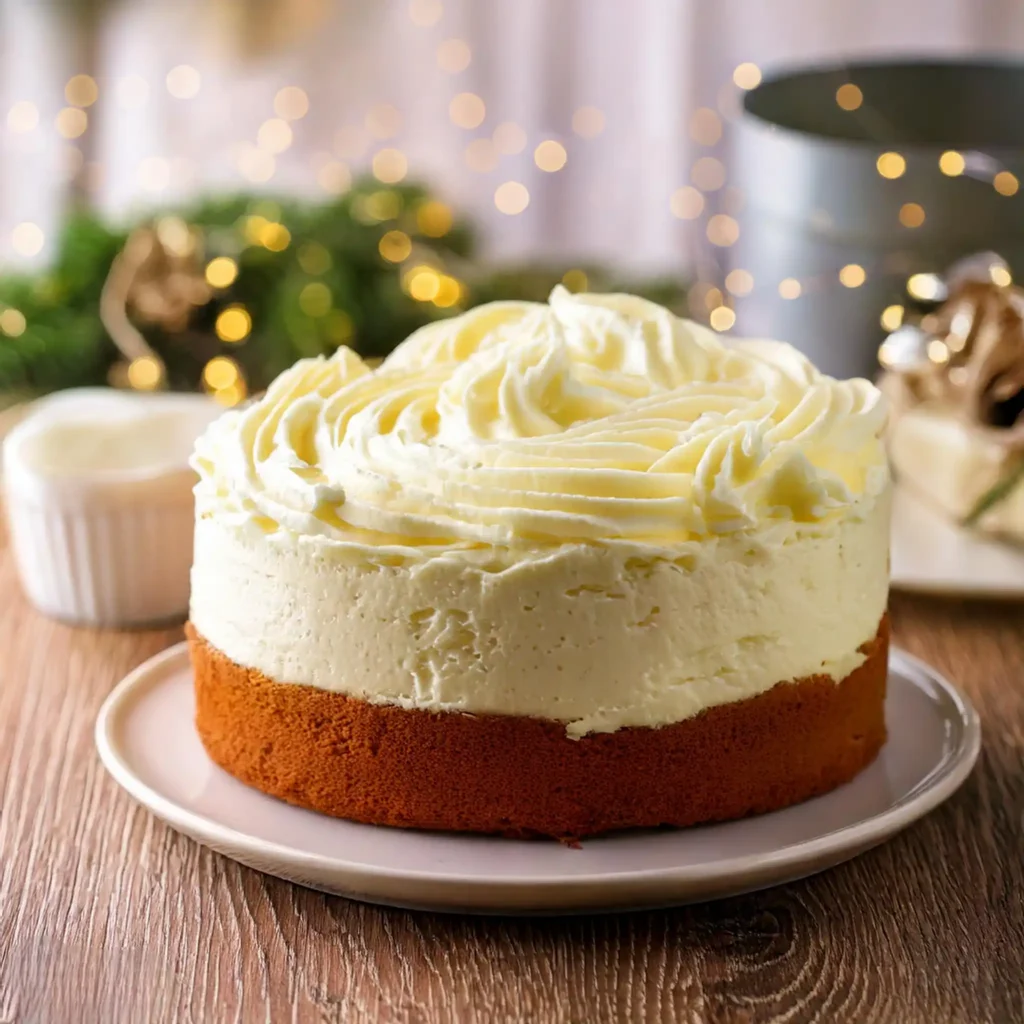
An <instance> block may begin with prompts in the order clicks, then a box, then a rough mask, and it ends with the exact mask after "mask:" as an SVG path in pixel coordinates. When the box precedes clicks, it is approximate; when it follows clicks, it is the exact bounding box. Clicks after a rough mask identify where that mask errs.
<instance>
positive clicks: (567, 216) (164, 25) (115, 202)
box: [0, 0, 1024, 271]
mask: <svg viewBox="0 0 1024 1024" xmlns="http://www.w3.org/2000/svg"><path fill="white" fill-rule="evenodd" d="M83 6H88V5H84V4H79V3H75V4H72V3H57V2H40V0H0V261H7V262H10V261H18V260H20V261H23V262H28V263H29V264H33V263H39V262H43V261H45V260H46V258H47V255H48V253H49V252H50V251H51V247H52V245H53V242H54V240H55V236H56V232H57V230H58V227H59V223H60V220H61V216H62V213H63V211H64V210H65V209H66V205H67V203H68V201H69V186H70V183H71V181H72V180H73V179H74V175H75V172H76V170H77V169H78V167H79V166H80V165H82V164H84V170H82V171H81V173H80V174H79V176H78V178H77V179H75V180H76V181H77V186H78V187H79V188H80V189H84V190H85V191H86V193H87V195H88V197H89V198H90V200H91V201H92V202H94V203H95V204H96V205H97V206H98V207H99V208H100V209H102V210H103V211H105V212H107V213H108V214H109V215H111V216H112V217H117V218H123V217H126V216H128V215H130V214H133V213H135V212H137V211H139V210H141V209H145V208H147V207H153V206H160V205H164V204H168V203H172V202H175V201H178V200H180V199H182V198H184V197H187V196H190V195H194V194H197V193H202V192H204V191H211V190H237V189H240V188H247V187H248V188H254V189H258V190H261V191H267V192H280V191H289V192H297V193H300V194H304V195H308V196H310V197H314V196H316V195H318V194H320V195H323V194H324V190H325V188H326V189H328V190H329V189H332V188H337V187H339V186H341V185H343V184H344V181H345V178H346V173H347V172H351V173H353V174H355V173H359V172H360V171H363V170H365V169H367V168H368V167H369V166H370V162H371V160H372V158H373V155H374V153H375V152H378V151H379V150H380V149H382V148H392V149H397V150H400V151H401V153H402V154H404V156H405V157H406V158H407V161H408V168H409V175H410V177H413V178H423V179H426V180H428V181H429V182H431V183H432V184H433V185H434V186H435V187H437V188H438V189H440V191H441V192H442V193H443V194H445V195H447V196H448V197H449V198H450V200H451V201H452V202H453V203H454V204H456V205H457V206H458V207H460V208H462V209H464V210H466V211H467V212H468V213H470V214H472V215H474V216H475V217H476V218H477V220H478V222H479V223H480V224H481V227H482V230H483V233H484V237H485V240H486V250H487V253H488V255H490V256H491V257H493V258H496V259H500V260H504V261H522V260H530V259H543V260H545V261H547V262H555V263H565V264H566V265H568V264H570V263H571V262H573V261H577V260H583V259H590V260H596V261H602V262H608V263H611V264H614V265H621V266H624V267H626V268H629V269H634V270H637V271H641V270H644V271H646V270H661V269H676V268H679V269H686V270H690V271H692V270H693V269H695V268H696V269H699V270H703V269H704V264H705V263H707V262H708V261H710V260H711V259H712V256H711V254H710V253H709V252H708V251H707V245H706V243H705V242H703V232H702V231H700V230H697V229H695V224H694V222H690V221H686V220H681V219H679V218H677V217H675V216H673V214H672V212H671V208H670V201H671V196H672V194H673V192H675V191H676V190H677V189H679V188H680V187H681V186H684V185H687V184H689V183H691V179H692V177H693V175H694V172H693V165H694V163H695V162H696V161H697V160H698V159H700V158H701V157H706V156H712V157H714V158H716V159H719V160H721V161H723V163H724V164H725V178H726V180H725V185H724V187H723V188H720V189H716V190H715V193H716V194H715V195H714V196H713V197H712V199H713V200H714V203H715V204H717V205H718V206H719V207H721V206H725V207H726V208H728V209H729V210H730V212H738V211H739V210H740V209H741V207H742V196H741V195H738V194H736V193H735V190H733V191H730V190H729V185H728V150H727V138H728V120H729V118H730V117H732V116H735V111H736V101H737V95H738V90H737V89H736V87H735V86H734V85H733V84H732V75H733V71H734V69H735V68H736V67H737V65H740V64H741V63H744V62H752V63H754V64H756V65H758V66H759V67H760V68H761V69H763V70H764V71H765V72H770V70H771V69H772V68H775V67H778V66H780V65H786V64H791V63H803V64H806V63H815V62H820V61H824V60H832V59H837V58H838V59H843V58H851V59H852V58H858V57H864V56H870V55H892V54H895V53H918V54H920V53H958V54H963V53H1004V54H1005V53H1024V4H1021V3H1020V2H1019V0H900V2H898V3H894V2H893V0H763V2H755V0H411V2H410V0H374V2H372V3H370V2H366V0H345V2H338V3H331V2H329V0H274V2H267V0H262V2H261V0H249V2H243V0H176V2H175V0H132V2H122V3H108V4H106V5H105V6H103V7H102V8H100V9H97V11H96V22H97V26H98V27H97V28H96V30H95V31H90V29H89V25H88V24H87V23H86V22H87V19H79V21H78V22H77V23H76V22H73V21H72V20H71V17H70V15H69V13H68V12H69V10H71V9H79V8H82V7H83ZM76 24H77V26H78V27H77V28H76V27H75V25H76ZM452 40H459V41H462V42H463V43H464V44H465V46H468V52H469V55H470V60H469V63H468V66H466V67H465V68H464V69H462V70H445V69H444V68H443V67H441V66H439V59H440V61H441V63H442V64H446V65H447V66H448V67H450V68H451V67H458V65H459V64H460V63H461V62H462V61H463V60H464V59H465V47H463V46H460V44H459V43H457V42H455V43H453V42H451V41H452ZM446 42H447V47H446V48H443V49H442V50H441V51H440V53H441V56H440V58H439V47H442V46H443V44H446ZM180 65H188V66H189V67H190V68H194V69H195V70H196V71H198V73H199V76H200V86H199V89H198V92H197V93H196V95H195V96H193V97H191V98H184V99H183V98H176V97H175V96H173V95H171V93H170V92H169V91H168V86H167V84H166V76H167V74H168V72H169V71H170V70H171V69H172V68H175V67H177V66H180ZM85 71H88V72H89V73H90V74H92V75H94V77H95V79H96V81H97V83H98V87H99V98H98V100H97V102H96V103H95V104H94V105H93V106H91V107H89V109H88V117H89V125H88V129H87V131H86V132H85V133H84V134H83V135H82V136H81V137H79V138H76V139H74V140H71V141H69V140H66V139H64V138H62V137H61V135H60V134H59V133H58V131H57V129H56V128H55V118H57V116H58V114H59V112H60V110H61V109H62V107H64V106H66V100H65V97H64V89H65V84H66V83H67V81H68V79H69V78H70V77H71V76H72V75H74V74H75V73H78V72H85ZM287 85H295V86H299V87H301V88H302V89H303V90H305V92H306V93H307V94H308V97H309V112H308V114H307V115H306V116H304V117H303V118H301V119H299V120H295V121H293V122H292V124H291V127H292V129H293V131H294V139H293V141H292V143H291V145H290V146H289V147H288V148H287V149H286V150H285V151H284V152H280V153H278V154H276V155H275V156H273V158H272V161H270V160H268V154H267V152H266V151H265V149H266V147H264V150H260V148H259V146H258V145H257V139H258V133H259V129H260V126H261V125H262V124H263V123H264V122H265V121H267V120H268V119H269V118H273V117H274V116H275V114H274V99H275V95H276V94H277V93H278V91H279V90H280V89H281V88H282V87H283V86H287ZM178 91H179V92H180V91H182V90H181V89H180V88H179V89H178ZM186 91H187V90H186ZM461 93H472V94H473V95H474V96H478V97H479V98H480V99H482V100H483V103H484V105H485V109H486V113H485V117H484V119H483V121H482V123H480V124H479V126H477V127H474V128H469V129H467V128H464V127H459V126H458V125H457V124H455V123H453V121H452V118H451V116H450V112H449V106H450V104H451V102H452V100H453V98H454V97H456V96H457V95H458V94H461ZM582 107H587V108H596V110H597V111H600V115H597V114H595V113H594V112H593V111H591V112H589V114H586V113H585V114H581V115H579V116H578V117H577V128H578V129H581V130H575V131H574V128H573V118H574V113H575V112H577V111H578V110H579V109H580V108H582ZM703 108H706V110H704V111H703V112H702V113H701V114H699V115H698V120H697V124H696V126H695V124H694V114H695V112H697V111H698V110H699V109H703ZM707 110H711V111H714V112H715V114H716V115H717V116H718V117H720V118H722V119H723V121H725V122H726V123H725V125H724V127H725V135H724V136H723V138H721V139H718V140H716V138H715V135H716V129H715V118H714V117H712V116H711V115H710V114H708V113H707ZM33 111H35V112H36V115H37V118H38V122H37V123H36V124H35V125H34V126H31V122H32V116H33V115H32V112H33ZM588 117H589V119H590V120H589V122H588V120H587V118H588ZM598 119H603V125H604V127H603V130H602V131H600V133H599V134H596V135H595V134H594V129H595V124H594V122H595V120H598ZM701 119H703V120H701ZM506 122H511V123H513V124H515V125H517V126H519V128H521V129H522V133H523V138H522V141H523V142H524V145H523V147H522V149H521V150H520V151H519V152H496V151H495V150H496V148H498V147H495V145H494V133H495V129H496V128H498V126H499V125H502V124H504V123H506ZM503 132H504V136H503V135H502V133H501V132H499V134H498V139H499V140H500V141H507V137H509V136H512V135H514V134H515V132H514V130H512V129H509V128H507V127H506V128H505V129H503ZM588 136H592V137H588ZM694 136H696V138H695V137H694ZM545 139H554V140H557V141H558V142H560V143H561V144H562V145H563V146H564V147H565V150H566V152H567V162H566V164H565V166H564V167H563V168H562V169H561V170H559V171H557V172H554V173H548V172H545V171H543V170H540V169H539V168H538V167H537V166H536V165H535V163H534V159H533V153H534V149H535V147H536V146H537V144H538V143H540V142H541V141H543V140H545ZM481 140H483V141H481ZM474 143H475V144H476V145H475V146H473V148H470V147H471V146H472V145H473V144H474ZM271 148H273V147H271ZM501 148H504V149H506V150H507V149H509V148H512V147H511V146H510V145H504V146H503V147H501ZM467 150H468V155H467ZM270 170H272V175H271V176H270V177H269V179H268V180H266V181H259V182H257V183H253V181H252V180H251V179H252V178H253V177H256V178H263V177H265V176H266V175H267V173H268V171H270ZM247 175H248V177H247ZM713 176H714V175H713V174H712V177H713ZM698 179H699V176H698ZM506 181H516V182H520V183H522V184H523V185H525V186H526V188H527V189H528V191H529V196H530V201H529V205H528V206H527V207H526V209H525V210H524V211H523V212H521V213H519V214H518V215H508V214H504V213H501V212H499V210H498V209H497V208H496V206H495V201H494V194H495V190H496V188H497V187H498V186H499V185H501V184H502V183H503V182H506ZM694 183H695V184H700V180H698V181H697V182H694ZM711 184H714V182H712V183H711ZM710 205H711V204H709V206H710ZM25 223H30V224H34V225H38V226H39V228H41V229H42V237H43V244H42V247H41V249H39V251H38V252H35V253H33V252H32V250H33V249H34V248H35V247H36V246H35V243H34V242H33V241H32V239H33V238H38V235H33V234H32V233H31V232H30V233H29V235H26V233H25V231H24V230H22V232H21V234H20V235H18V234H17V229H18V226H19V225H24V224H25ZM26 238H27V239H28V244H26ZM19 250H20V252H19ZM26 251H27V252H28V253H29V255H27V256H26Z"/></svg>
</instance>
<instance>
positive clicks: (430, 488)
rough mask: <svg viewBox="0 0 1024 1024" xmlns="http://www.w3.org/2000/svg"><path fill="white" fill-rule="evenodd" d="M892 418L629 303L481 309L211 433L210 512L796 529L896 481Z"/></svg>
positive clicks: (340, 525)
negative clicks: (888, 443) (885, 435)
mask: <svg viewBox="0 0 1024 1024" xmlns="http://www.w3.org/2000/svg"><path fill="white" fill-rule="evenodd" d="M884 419H885V410H884V405H883V402H882V399H881V396H880V395H879V392H878V391H877V390H876V389H875V387H874V386H873V385H872V384H870V383H869V382H868V381H866V380H850V381H837V380H834V379H832V378H830V377H827V376H824V375H823V374H820V373H819V372H818V371H817V370H816V369H815V368H814V367H813V366H812V365H811V364H810V363H809V362H808V361H807V360H806V359H805V358H804V357H803V356H801V355H800V354H798V353H797V352H796V351H795V350H794V349H792V348H791V347H789V346H788V345H785V344H782V343H778V342H766V341H740V342H736V343H732V344H727V343H723V341H722V340H720V339H719V338H718V337H717V336H716V335H714V334H712V333H711V332H710V331H708V330H706V329H705V328H703V327H701V326H699V325H697V324H694V323H690V322H687V321H684V320H680V319H679V318H677V317H675V316H674V315H672V314H671V313H670V312H669V311H667V310H665V309H663V308H661V307H659V306H657V305H654V304H653V303H650V302H647V301H645V300H642V299H639V298H635V297H632V296H627V295H571V294H569V293H568V292H567V291H565V290H564V289H563V288H556V289H555V291H554V292H553V293H552V295H551V298H550V301H549V303H548V304H541V303H527V302H499V303H492V304H490V305H486V306H481V307H479V308H477V309H474V310H471V311H470V312H468V313H465V314H463V315H461V316H458V317H454V318H452V319H450V320H444V321H439V322H437V323H434V324H431V325H429V326H427V327H424V328H422V329H421V330H419V331H417V332H416V333H415V334H413V335H412V336H411V337H410V338H409V339H408V340H407V341H405V342H404V343H403V344H402V345H401V346H399V348H397V349H396V350H395V351H394V352H393V353H392V355H391V356H390V357H389V358H388V359H387V360H386V361H385V362H384V363H383V365H381V366H380V367H379V368H378V369H376V370H373V371H371V370H370V369H368V368H367V366H366V365H365V364H364V363H363V362H362V361H361V360H360V359H359V357H358V356H356V355H355V354H354V353H353V352H352V351H350V350H348V349H340V350H339V351H338V352H337V353H336V354H335V355H334V356H332V357H331V358H329V359H323V358H321V359H307V360H303V361H301V362H299V363H297V364H296V365H295V366H294V367H292V368H291V369H290V370H288V371H287V372H285V373H284V374H282V375H281V376H280V377H279V378H278V379H277V380H276V381H275V382H274V384H272V385H271V387H270V389H269V390H268V391H267V393H266V394H265V395H264V396H263V397H262V398H261V399H260V400H259V401H257V402H255V403H254V404H252V405H251V406H249V407H248V408H245V409H241V410H237V411H233V412H230V413H227V414H225V415H224V416H223V417H222V418H221V419H220V420H219V421H217V422H216V423H215V424H214V425H213V426H212V427H211V428H210V429H209V430H208V432H207V433H206V434H205V435H204V437H203V438H202V439H201V440H200V442H199V444H198V446H197V451H196V457H195V462H194V464H195V466H196V468H197V470H198V471H199V474H200V477H201V482H200V484H199V486H198V488H197V491H196V493H197V504H198V511H199V514H200V515H207V516H208V515H220V516H228V517H237V518H238V520H239V521H240V522H243V521H244V522H246V523H251V524H256V525H258V526H259V527H260V528H261V529H263V530H264V531H265V532H267V533H272V534H281V535H284V536H287V535H289V534H300V535H306V536H310V535H317V536H319V537H322V538H324V539H326V540H328V541H334V542H337V543H340V544H354V545H359V546H372V547H377V548H378V549H380V548H391V547H397V548H400V549H402V550H403V551H409V550H410V549H415V550H416V551H418V552H420V553H422V554H427V553H430V552H437V551H439V550H442V551H450V550H452V549H453V548H474V549H476V548H480V547H488V548H490V547H515V548H521V547H538V546H541V547H543V546H548V545H558V544H565V543H572V542H591V543H611V542H619V541H623V540H630V541H634V542H637V543H643V544H651V545H658V546H665V545H672V544H677V543H681V542H686V541H699V540H702V539H704V538H709V537H713V536H716V535H722V534H735V533H741V532H744V531H747V532H751V533H753V532H756V531H759V530H763V529H765V528H769V527H771V528H773V529H775V528H778V529H781V531H782V532H783V534H785V533H786V532H787V531H792V530H799V529H801V528H802V527H803V526H804V525H805V524H820V523H822V522H826V521H828V520H830V519H832V518H836V517H838V516H840V515H842V513H843V511H844V510H846V509H849V508H851V507H852V506H855V505H857V504H858V503H859V502H860V501H861V500H862V499H863V498H865V497H869V496H873V495H874V494H876V493H878V492H880V491H881V490H882V489H883V488H884V487H885V482H886V480H887V470H886V465H885V458H884V454H883V451H882V447H881V444H880V441H879V435H880V433H881V430H882V428H883V426H884Z"/></svg>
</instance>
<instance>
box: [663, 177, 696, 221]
mask: <svg viewBox="0 0 1024 1024" xmlns="http://www.w3.org/2000/svg"><path fill="white" fill-rule="evenodd" d="M668 205H669V209H670V210H671V211H672V213H673V215H674V216H676V217H679V218H680V220H696V218H697V217H699V216H700V215H701V214H702V213H703V212H704V197H703V196H702V195H701V194H700V192H698V191H697V189H695V188H694V187H693V186H692V185H684V186H683V187H682V188H677V189H676V190H675V192H673V193H672V197H671V199H669V204H668Z"/></svg>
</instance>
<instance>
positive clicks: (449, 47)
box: [437, 39, 473, 75]
mask: <svg viewBox="0 0 1024 1024" xmlns="http://www.w3.org/2000/svg"><path fill="white" fill-rule="evenodd" d="M472 59H473V53H472V51H471V50H470V48H469V43H467V42H466V40H465V39H446V40H445V41H444V42H443V43H441V44H439V45H438V47H437V66H438V67H439V68H440V69H441V70H442V71H447V72H448V74H450V75H457V74H458V73H459V72H460V71H465V70H466V68H468V67H469V64H470V61H471V60H472Z"/></svg>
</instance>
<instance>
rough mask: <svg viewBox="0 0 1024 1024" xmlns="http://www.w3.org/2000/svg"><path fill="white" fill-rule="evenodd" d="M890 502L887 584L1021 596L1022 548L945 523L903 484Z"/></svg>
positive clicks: (958, 593) (953, 593)
mask: <svg viewBox="0 0 1024 1024" xmlns="http://www.w3.org/2000/svg"><path fill="white" fill-rule="evenodd" d="M893 497H894V500H893V508H892V586H893V587H894V588H895V589H897V590H908V591H914V592H917V593H931V594H945V595H948V596H951V597H999V598H1020V597H1024V549H1021V548H1016V547H1014V546H1013V545H1012V544H1007V543H1004V542H1001V541H997V540H989V539H987V538H985V537H983V536H981V535H980V534H977V533H972V532H971V531H970V530H965V529H963V528H962V527H959V526H957V525H956V524H955V523H951V522H950V521H949V520H947V519H945V518H944V517H943V516H942V515H940V514H939V513H938V512H936V511H935V510H934V509H932V508H930V507H929V506H928V505H925V504H924V503H923V502H921V501H920V500H919V499H918V498H916V497H915V496H914V495H913V494H911V493H910V492H909V491H907V490H906V488H903V487H897V488H896V490H895V494H894V496H893Z"/></svg>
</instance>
